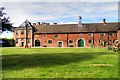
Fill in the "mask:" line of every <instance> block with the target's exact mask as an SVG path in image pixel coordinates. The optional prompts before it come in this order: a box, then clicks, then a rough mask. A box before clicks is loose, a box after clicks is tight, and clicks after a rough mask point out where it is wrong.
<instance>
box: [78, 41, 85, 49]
mask: <svg viewBox="0 0 120 80" xmlns="http://www.w3.org/2000/svg"><path fill="white" fill-rule="evenodd" d="M78 47H84V41H83V40H82V39H79V40H78Z"/></svg>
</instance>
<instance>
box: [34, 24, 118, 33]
mask: <svg viewBox="0 0 120 80" xmlns="http://www.w3.org/2000/svg"><path fill="white" fill-rule="evenodd" d="M33 26H34V27H35V28H36V29H37V31H36V32H35V33H76V32H109V31H117V27H118V23H117V22H116V23H107V24H103V23H91V24H82V26H79V27H78V25H77V24H63V25H33Z"/></svg>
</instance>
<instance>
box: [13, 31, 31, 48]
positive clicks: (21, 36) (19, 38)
mask: <svg viewBox="0 0 120 80" xmlns="http://www.w3.org/2000/svg"><path fill="white" fill-rule="evenodd" d="M21 31H22V30H18V35H16V31H14V33H13V37H14V40H15V41H16V38H17V39H18V43H16V46H21V42H22V41H23V42H24V45H25V44H26V30H24V34H21ZM29 31H30V33H29V34H28V38H30V43H28V44H29V46H32V29H30V30H29ZM22 38H23V40H21V39H22Z"/></svg>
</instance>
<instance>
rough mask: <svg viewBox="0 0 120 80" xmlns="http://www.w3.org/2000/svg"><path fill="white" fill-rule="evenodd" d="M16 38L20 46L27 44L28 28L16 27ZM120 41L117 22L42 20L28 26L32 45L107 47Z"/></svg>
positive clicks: (30, 44)
mask: <svg viewBox="0 0 120 80" xmlns="http://www.w3.org/2000/svg"><path fill="white" fill-rule="evenodd" d="M13 36H14V40H15V44H16V46H18V47H20V46H21V47H24V46H25V44H26V28H25V27H24V26H19V27H16V28H14V33H13ZM116 40H118V41H119V42H120V29H119V28H118V23H117V22H111V23H106V22H105V19H104V20H103V23H87V24H84V23H82V24H79V23H78V24H57V23H54V25H50V24H49V23H42V24H40V22H38V23H37V24H36V23H33V25H31V26H28V38H27V41H28V45H29V46H32V47H93V46H94V47H102V46H103V47H105V46H106V45H107V44H110V45H114V43H115V41H116Z"/></svg>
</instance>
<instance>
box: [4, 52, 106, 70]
mask: <svg viewBox="0 0 120 80" xmlns="http://www.w3.org/2000/svg"><path fill="white" fill-rule="evenodd" d="M105 54H106V53H101V52H100V53H98V52H97V53H58V54H57V53H50V54H41V53H40V54H39V53H34V54H16V55H3V56H2V67H3V70H20V69H24V68H31V67H32V68H34V67H44V68H49V67H52V66H56V65H66V64H70V63H75V62H79V61H81V62H82V61H85V60H91V59H94V58H96V57H97V56H100V55H105Z"/></svg>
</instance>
